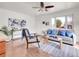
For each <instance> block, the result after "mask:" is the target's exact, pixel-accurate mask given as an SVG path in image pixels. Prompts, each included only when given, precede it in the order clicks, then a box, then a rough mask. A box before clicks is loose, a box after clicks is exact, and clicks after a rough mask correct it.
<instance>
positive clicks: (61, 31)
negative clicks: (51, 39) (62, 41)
mask: <svg viewBox="0 0 79 59" xmlns="http://www.w3.org/2000/svg"><path fill="white" fill-rule="evenodd" d="M58 35H60V36H65V35H66V30H59V33H58Z"/></svg>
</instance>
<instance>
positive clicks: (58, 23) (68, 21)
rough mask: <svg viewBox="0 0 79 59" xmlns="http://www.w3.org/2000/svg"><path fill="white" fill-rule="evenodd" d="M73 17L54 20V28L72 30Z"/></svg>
mask: <svg viewBox="0 0 79 59" xmlns="http://www.w3.org/2000/svg"><path fill="white" fill-rule="evenodd" d="M72 24H73V22H72V15H70V16H61V17H55V18H52V26H53V27H55V28H65V29H72Z"/></svg>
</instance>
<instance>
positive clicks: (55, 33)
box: [47, 29, 57, 35]
mask: <svg viewBox="0 0 79 59" xmlns="http://www.w3.org/2000/svg"><path fill="white" fill-rule="evenodd" d="M47 34H48V35H57V30H56V29H49V30H48V31H47Z"/></svg>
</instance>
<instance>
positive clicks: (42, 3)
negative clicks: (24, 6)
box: [33, 2, 54, 11]
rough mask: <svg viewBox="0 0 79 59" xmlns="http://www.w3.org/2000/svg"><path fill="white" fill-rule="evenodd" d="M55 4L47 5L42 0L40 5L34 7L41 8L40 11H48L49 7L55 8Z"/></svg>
mask: <svg viewBox="0 0 79 59" xmlns="http://www.w3.org/2000/svg"><path fill="white" fill-rule="evenodd" d="M53 7H54V5H47V6H45V4H44V2H40V7H33V8H39V10H38V11H48V9H49V8H53Z"/></svg>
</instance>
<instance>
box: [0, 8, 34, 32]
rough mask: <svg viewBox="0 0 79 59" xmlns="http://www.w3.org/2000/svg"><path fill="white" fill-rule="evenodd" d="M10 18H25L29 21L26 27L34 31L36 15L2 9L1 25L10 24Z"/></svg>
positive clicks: (0, 11)
mask: <svg viewBox="0 0 79 59" xmlns="http://www.w3.org/2000/svg"><path fill="white" fill-rule="evenodd" d="M8 18H15V19H19V18H20V19H24V20H26V22H27V23H26V27H27V28H28V29H29V30H30V31H32V32H33V31H34V24H35V18H34V17H32V16H29V15H26V14H22V13H17V12H14V11H10V10H6V9H0V26H4V25H6V26H8Z"/></svg>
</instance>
